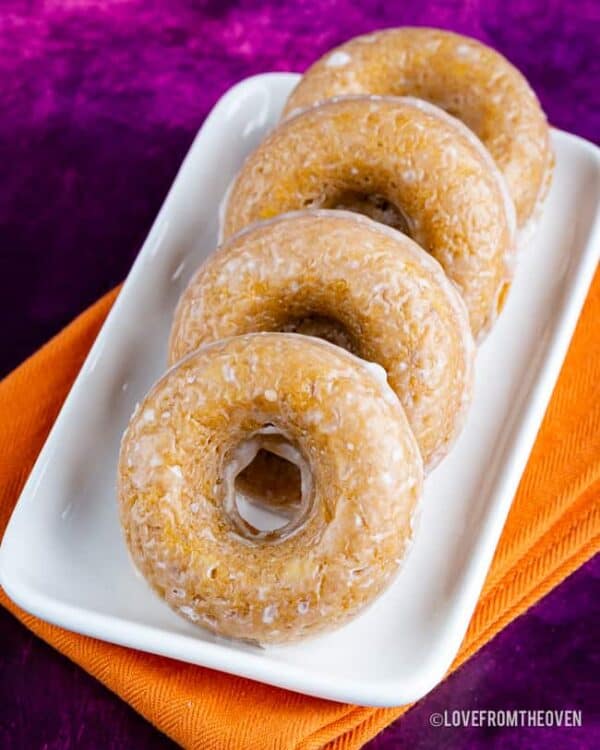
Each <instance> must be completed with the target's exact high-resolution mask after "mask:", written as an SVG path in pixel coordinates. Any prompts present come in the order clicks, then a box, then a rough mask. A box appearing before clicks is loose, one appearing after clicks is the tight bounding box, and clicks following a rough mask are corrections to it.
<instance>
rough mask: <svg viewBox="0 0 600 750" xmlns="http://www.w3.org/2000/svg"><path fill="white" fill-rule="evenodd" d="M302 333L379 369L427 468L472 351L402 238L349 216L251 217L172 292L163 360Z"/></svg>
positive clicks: (467, 374)
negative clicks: (235, 339) (240, 340)
mask: <svg viewBox="0 0 600 750" xmlns="http://www.w3.org/2000/svg"><path fill="white" fill-rule="evenodd" d="M282 330H283V331H296V332H299V333H310V334H312V335H318V336H321V337H323V338H326V339H329V340H330V341H332V342H333V343H336V344H341V345H342V346H344V347H345V348H346V349H349V350H350V351H352V352H353V353H354V354H357V355H358V356H360V357H362V358H363V359H365V360H367V361H372V362H376V363H378V364H379V365H381V366H382V367H383V368H384V369H385V371H386V372H387V376H388V379H389V383H390V385H391V387H392V389H393V390H394V391H395V392H396V394H397V395H398V397H399V399H400V401H401V403H402V405H403V407H404V409H405V411H406V414H407V417H408V421H409V423H410V425H411V427H412V430H413V432H414V434H415V437H416V439H417V443H418V445H419V447H420V449H421V454H422V456H423V461H424V464H425V467H426V468H427V469H431V468H433V466H435V465H436V464H437V463H438V462H439V461H440V460H441V459H442V458H443V456H445V455H446V453H447V452H448V450H449V449H450V446H451V445H452V444H453V442H454V440H455V438H456V436H457V434H458V433H459V431H460V429H461V428H462V424H463V422H464V417H465V414H466V410H467V407H468V405H469V403H470V398H471V391H472V384H473V360H474V353H475V347H474V344H473V340H472V336H471V333H470V330H469V321H468V317H467V312H466V309H465V306H464V303H463V302H462V300H461V298H460V295H459V294H458V292H457V291H456V289H455V288H454V287H453V285H452V284H451V283H450V282H449V281H448V279H447V278H446V275H445V274H444V272H443V270H442V268H441V267H440V265H439V263H437V262H436V261H435V260H434V258H432V257H431V256H430V255H428V254H427V253H426V252H424V251H423V250H422V249H421V248H420V247H419V246H418V245H416V244H415V243H414V242H413V241H412V240H411V239H409V238H408V237H406V236H405V235H403V234H401V233H400V232H397V231H395V230H393V229H391V228H389V227H387V226H384V225H383V224H378V223H376V222H374V221H372V220H371V219H368V218H367V217H365V216H361V215H359V214H354V213H350V212H348V211H326V210H312V211H302V212H296V213H291V214H287V215H283V216H280V217H278V218H276V219H272V220H270V221H266V222H262V223H259V224H254V225H252V226H250V227H248V228H247V229H246V230H244V231H242V232H241V233H239V234H237V235H236V236H234V237H233V238H232V239H231V240H229V242H227V243H226V244H225V245H222V246H221V247H220V248H219V249H218V250H217V251H216V252H215V253H213V254H212V255H211V256H209V258H208V259H207V260H206V261H205V262H204V264H203V265H202V266H201V267H200V269H199V270H198V271H197V272H196V274H195V276H194V277H193V278H192V280H191V282H190V284H189V285H188V287H187V289H186V290H185V292H184V293H183V295H182V296H181V298H180V301H179V305H178V307H177V310H176V313H175V319H174V323H173V327H172V330H171V339H170V346H169V361H170V362H171V363H173V362H177V361H178V360H179V359H181V358H182V357H184V356H185V355H186V354H188V353H189V352H192V351H194V349H197V348H198V347H200V346H202V345H203V344H206V343H209V342H211V341H216V340H218V339H221V338H226V337H228V336H235V335H239V334H246V333H251V332H253V331H282Z"/></svg>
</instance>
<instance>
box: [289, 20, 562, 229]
mask: <svg viewBox="0 0 600 750" xmlns="http://www.w3.org/2000/svg"><path fill="white" fill-rule="evenodd" d="M345 94H382V95H394V96H415V97H418V98H420V99H425V100H426V101H429V102H432V103H433V104H436V105H437V106H438V107H441V108H442V109H444V110H445V111H446V112H449V113H450V114H451V115H454V116H455V117H457V118H458V119H460V120H462V121H463V122H464V123H465V124H466V125H468V126H469V128H471V130H473V131H474V132H475V133H476V134H477V135H478V136H479V138H480V139H481V140H482V141H483V143H484V144H485V146H486V147H487V148H488V149H489V151H490V153H491V155H492V156H493V158H494V159H495V161H496V163H497V164H498V166H499V168H500V170H501V171H502V173H503V175H504V177H505V178H506V182H507V184H508V188H509V192H510V194H511V196H512V198H513V200H514V203H515V208H516V212H517V220H518V225H519V227H524V225H525V224H527V222H528V220H530V219H531V218H532V217H534V216H535V215H536V213H537V208H538V207H539V205H540V204H541V202H542V201H543V198H544V197H545V194H546V192H547V190H548V187H549V185H550V180H551V176H552V168H553V164H554V157H553V154H552V147H551V144H550V132H549V128H548V123H547V121H546V116H545V115H544V112H543V110H542V108H541V107H540V103H539V101H538V100H537V97H536V95H535V93H534V92H533V90H532V89H531V87H530V86H529V84H528V83H527V81H526V79H525V78H524V77H523V76H522V75H521V73H520V72H519V71H518V70H517V69H516V68H515V67H514V66H513V65H511V64H510V63H509V62H508V60H506V58H504V57H503V56H502V55H500V54H499V53H498V52H495V51H494V50H493V49H490V47H487V46H485V45H484V44H481V43H480V42H477V41H475V40H474V39H469V38H467V37H464V36H461V35H459V34H453V33H451V32H449V31H441V30H438V29H427V28H410V27H409V28H400V29H388V30H386V31H381V32H378V33H376V34H368V35H366V36H359V37H357V38H355V39H351V40H350V41H349V42H346V43H345V44H342V45H341V46H340V47H337V48H336V49H334V50H333V51H331V52H328V53H327V54H326V55H325V56H324V57H322V58H321V59H320V60H318V61H317V62H316V63H315V64H314V65H312V66H311V67H310V68H309V69H308V70H307V72H306V73H305V74H304V76H303V77H302V79H301V81H300V83H299V84H298V85H297V86H296V88H295V89H294V90H293V91H292V94H291V95H290V97H289V99H288V101H287V104H286V106H285V110H284V115H291V114H293V113H294V112H296V111H297V110H299V109H305V108H306V107H309V106H311V105H314V104H316V103H319V102H322V101H325V100H326V99H330V98H332V97H336V96H340V95H345Z"/></svg>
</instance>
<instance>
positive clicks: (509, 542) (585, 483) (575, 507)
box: [0, 272, 600, 750]
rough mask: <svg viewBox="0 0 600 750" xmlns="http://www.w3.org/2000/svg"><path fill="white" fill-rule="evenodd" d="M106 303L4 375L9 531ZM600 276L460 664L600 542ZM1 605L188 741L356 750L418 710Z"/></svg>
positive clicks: (2, 453) (0, 505)
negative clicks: (353, 700)
mask: <svg viewBox="0 0 600 750" xmlns="http://www.w3.org/2000/svg"><path fill="white" fill-rule="evenodd" d="M115 297H116V292H112V293H110V294H109V295H107V296H106V297H104V298H102V299H101V300H100V301H99V302H97V303H96V304H95V305H94V306H93V307H91V308H89V309H88V310H87V311H86V312H84V313H83V314H82V315H81V316H80V317H79V318H77V319H76V320H75V321H74V322H73V323H71V325H69V326H68V327H67V328H66V329H65V330H64V331H62V333H60V334H59V335H58V336H56V337H55V338H54V339H53V340H52V341H50V342H49V343H48V344H46V346H44V347H43V348H42V349H41V350H40V351H39V352H37V353H36V354H34V355H33V356H32V357H31V358H30V359H28V360H27V361H26V362H25V363H24V364H22V365H21V366H20V367H19V368H18V369H17V370H15V371H14V372H13V373H12V374H11V375H9V376H8V377H7V378H6V379H5V380H4V381H3V382H1V383H0V425H1V429H0V477H1V480H2V481H1V485H2V486H1V487H0V533H1V532H2V531H3V529H4V528H5V526H6V523H7V522H8V518H9V516H10V513H11V511H12V509H13V507H14V504H15V502H16V500H17V497H18V495H19V493H20V491H21V488H22V486H23V484H24V482H25V479H26V477H27V475H28V473H29V471H30V470H31V467H32V465H33V463H34V461H35V459H36V456H37V454H38V452H39V450H40V448H41V447H42V444H43V442H44V440H45V438H46V435H47V434H48V431H49V429H50V427H51V426H52V423H53V421H54V419H55V417H56V415H57V413H58V411H59V409H60V407H61V404H62V402H63V400H64V398H65V396H66V395H67V392H68V390H69V388H70V386H71V384H72V382H73V380H74V378H75V377H76V375H77V372H78V371H79V368H80V367H81V365H82V363H83V360H84V358H85V356H86V354H87V351H88V349H89V347H90V346H91V344H92V341H93V340H94V337H95V336H96V334H97V333H98V330H99V328H100V326H101V325H102V322H103V320H104V318H105V317H106V314H107V313H108V311H109V309H110V307H111V305H112V303H113V301H114V299H115ZM599 320H600V272H599V273H597V274H596V278H595V280H594V283H593V286H592V289H591V291H590V294H589V296H588V299H587V302H586V304H585V307H584V310H583V313H582V315H581V319H580V320H579V324H578V327H577V330H576V333H575V337H574V339H573V341H572V343H571V348H570V350H569V353H568V356H567V359H566V362H565V364H564V367H563V370H562V373H561V375H560V379H559V381H558V385H557V387H556V390H555V392H554V396H553V398H552V401H551V403H550V406H549V408H548V412H547V414H546V416H545V419H544V422H543V425H542V427H541V429H540V432H539V435H538V438H537V442H536V444H535V447H534V449H533V452H532V454H531V457H530V460H529V463H528V465H527V469H526V471H525V474H524V476H523V479H522V481H521V484H520V487H519V490H518V492H517V496H516V498H515V501H514V504H513V507H512V510H511V512H510V516H509V518H508V521H507V523H506V526H505V529H504V532H503V534H502V538H501V541H500V545H499V547H498V550H497V552H496V556H495V558H494V562H493V565H492V568H491V570H490V572H489V575H488V578H487V581H486V584H485V587H484V590H483V593H482V595H481V599H480V601H479V604H478V606H477V609H476V611H475V613H474V615H473V619H472V621H471V624H470V626H469V630H468V632H467V635H466V637H465V640H464V642H463V644H462V647H461V650H460V653H459V655H458V657H457V659H456V661H455V663H454V665H453V667H452V669H455V668H456V667H458V666H459V665H460V664H461V663H462V662H464V661H465V660H466V659H467V658H468V657H469V656H471V654H473V653H474V652H475V651H477V649H479V648H480V647H481V646H482V645H483V644H484V643H486V642H487V641H489V640H490V638H492V636H494V634H495V633H497V632H498V631H499V630H500V629H501V628H502V627H504V626H505V625H506V624H507V623H508V622H510V621H511V620H512V619H513V618H515V617H517V616H518V615H519V614H521V613H522V612H523V611H525V610H526V609H527V608H528V607H529V606H530V605H531V604H533V603H534V602H535V601H536V600H537V599H539V598H540V597H541V596H543V595H544V594H545V593H546V592H547V591H549V590H550V589H551V588H552V587H553V586H555V585H556V584H557V583H559V582H560V581H561V580H562V579H563V578H564V577H565V576H567V575H568V574H569V573H570V572H571V571H573V570H574V569H575V568H577V567H578V566H579V565H581V564H582V563H583V562H585V560H587V559H588V558H589V557H591V556H592V554H593V553H594V552H595V551H597V550H598V546H599V545H598V542H599V539H600V534H599V531H600V503H598V502H597V501H598V498H599V496H600V329H599V326H598V321H599ZM0 601H1V603H2V604H3V605H4V606H5V607H7V608H8V609H9V610H10V611H11V612H13V614H14V615H15V616H16V617H18V618H19V619H20V620H21V621H22V622H23V623H24V624H25V625H26V626H27V627H28V628H30V629H31V630H32V631H33V632H34V633H36V634H37V635H38V636H40V637H41V638H43V639H44V640H45V641H47V642H48V643H50V644H51V645H53V646H54V647H55V648H57V649H58V650H59V651H61V652H62V653H63V654H66V656H68V657H69V658H70V659H72V660H73V661H74V662H76V663H77V664H79V665H81V666H82V667H83V668H84V669H85V670H87V671H88V672H89V673H90V674H93V675H94V676H95V677H97V678H98V679H99V680H100V681H101V682H103V683H104V684H105V685H106V686H107V687H109V688H110V689H111V690H113V691H114V692H115V693H117V694H118V695H120V696H121V697H122V698H123V699H124V700H126V701H127V702H128V703H130V704H131V705H132V706H133V707H134V708H135V709H136V710H137V711H139V712H140V713H141V714H143V715H144V716H145V717H146V718H147V719H149V720H150V721H151V722H152V723H153V724H155V725H156V726H157V727H158V728H159V729H161V730H162V731H163V732H165V733H166V734H168V735H169V736H170V737H172V738H173V739H174V740H175V741H176V742H178V743H179V744H181V745H182V746H184V747H186V748H203V750H207V749H210V750H213V749H215V750H218V749H220V748H223V749H225V748H227V749H229V748H238V747H239V748H242V747H243V748H245V750H252V749H254V748H255V749H256V750H270V749H273V750H275V748H277V750H288V749H290V750H291V749H294V750H300V749H302V750H309V749H311V748H314V749H316V748H323V747H326V748H328V750H333V748H336V749H337V750H341V749H342V748H344V749H345V750H350V748H358V747H360V746H361V745H362V744H363V743H364V742H366V741H367V740H368V739H370V738H371V737H372V736H374V735H375V734H376V733H377V732H378V731H379V730H381V729H382V728H383V727H384V726H386V725H387V724H389V723H390V722H392V721H393V720H394V719H396V718H397V717H398V716H400V715H401V714H402V713H403V712H404V711H406V710H407V707H402V708H392V709H371V708H361V707H357V706H349V705H343V704H338V703H331V702H328V701H324V700H319V699H316V698H308V697H306V696H302V695H298V694H296V693H291V692H288V691H285V690H280V689H277V688H273V687H268V686H266V685H261V684H259V683H255V682H251V681H249V680H245V679H241V678H237V677H232V676H230V675H226V674H222V673H220V672H214V671H212V670H209V669H203V668H201V667H195V666H192V665H189V664H183V663H181V662H177V661H172V660H170V659H166V658H163V657H158V656H152V655H150V654H145V653H141V652H139V651H134V650H132V649H126V648H121V647H119V646H113V645H110V644H108V643H102V642H99V641H96V640H93V639H92V638H86V637H84V636H81V635H75V634H74V633H70V632H67V631H65V630H62V629H61V628H57V627H54V626H52V625H48V624H47V623H45V622H42V621H40V620H38V619H36V618H35V617H32V616H31V615H28V614H26V613H25V612H23V611H22V610H20V609H19V608H18V607H17V606H15V605H14V604H13V603H12V602H11V601H10V600H9V599H8V598H7V597H6V595H5V594H4V593H3V592H0Z"/></svg>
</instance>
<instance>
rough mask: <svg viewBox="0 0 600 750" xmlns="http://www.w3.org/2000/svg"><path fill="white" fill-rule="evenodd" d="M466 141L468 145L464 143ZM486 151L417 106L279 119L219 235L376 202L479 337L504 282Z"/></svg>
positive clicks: (244, 176) (357, 107) (450, 122)
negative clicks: (420, 252) (301, 212)
mask: <svg viewBox="0 0 600 750" xmlns="http://www.w3.org/2000/svg"><path fill="white" fill-rule="evenodd" d="M474 142H475V143H474ZM503 188H504V183H503V181H502V180H501V178H500V176H499V173H498V172H497V169H496V168H495V166H494V165H493V162H492V160H491V159H490V157H489V154H487V152H485V149H484V148H483V147H482V146H481V144H480V143H479V142H478V141H477V139H476V138H475V137H474V136H473V135H472V133H471V132H470V131H469V130H468V129H467V128H466V127H465V126H463V125H462V124H461V123H458V121H456V120H454V119H453V118H450V117H449V116H448V115H446V114H445V113H443V112H442V111H441V110H439V109H438V108H436V107H433V106H432V105H429V104H427V103H425V102H419V101H417V100H411V99H408V100H407V99H399V98H394V97H389V98H388V97H384V98H373V97H356V98H354V97H353V98H350V99H343V100H338V101H333V102H331V101H330V102H327V103H325V104H323V105H320V106H318V107H315V108H313V109H310V110H307V111H305V112H304V113H302V114H300V115H298V116H296V117H294V118H292V119H290V120H288V121H286V122H284V123H282V124H281V125H279V127H278V128H277V129H276V130H275V131H273V132H272V133H271V134H270V135H269V136H268V137H267V138H266V139H265V141H264V142H263V143H262V144H261V145H260V146H259V147H258V148H257V149H256V151H254V152H253V153H252V154H251V155H250V157H249V158H248V159H247V161H246V162H245V164H244V166H243V167H242V170H241V172H240V174H239V175H238V177H237V180H236V181H235V183H234V185H233V188H232V190H231V193H230V195H229V200H228V203H227V207H226V211H225V219H224V235H225V237H229V236H231V235H232V234H234V233H235V232H236V231H238V230H239V229H241V228H242V227H244V226H247V225H248V224H250V223H252V222H254V221H257V220H261V219H268V218H271V217H274V216H277V215H279V214H281V213H285V212H287V211H292V210H297V209H302V208H306V207H307V206H309V205H310V206H313V207H324V208H335V207H338V206H339V205H340V203H341V205H342V206H344V205H347V202H348V198H347V197H348V195H349V194H350V195H354V196H358V197H359V198H360V196H383V198H384V199H385V200H386V201H388V202H389V203H390V204H391V205H392V206H393V207H395V209H396V210H397V213H399V214H401V215H402V217H403V218H404V220H405V223H406V225H407V226H408V233H409V234H410V235H411V236H412V238H413V239H415V240H416V241H417V242H418V244H419V245H421V246H422V247H424V248H425V249H426V250H427V251H428V252H430V253H431V254H432V255H433V256H434V257H435V258H436V259H437V260H438V261H439V262H440V263H441V265H442V267H443V268H444V270H445V271H446V273H447V275H448V276H449V277H450V279H451V280H452V281H453V282H454V283H455V284H456V285H457V286H458V288H459V290H460V291H461V294H462V296H463V298H464V300H465V303H466V305H467V309H468V311H469V316H470V320H471V328H472V330H473V333H474V335H475V337H476V338H477V339H480V338H481V337H482V336H483V335H484V334H485V332H486V331H487V330H488V329H489V328H490V327H491V325H492V323H493V321H494V320H495V318H496V316H497V313H498V311H499V300H500V298H501V297H502V295H503V294H504V292H505V290H506V288H507V286H508V285H509V283H510V281H509V280H510V276H511V269H510V259H511V257H512V252H513V241H514V237H513V233H512V226H511V215H510V211H511V210H512V205H511V203H510V200H507V199H506V196H505V193H504V192H503Z"/></svg>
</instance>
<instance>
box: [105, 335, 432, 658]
mask: <svg viewBox="0 0 600 750" xmlns="http://www.w3.org/2000/svg"><path fill="white" fill-rule="evenodd" d="M265 427H269V428H272V429H274V430H276V431H279V432H280V433H281V435H283V436H285V437H286V439H287V440H288V441H289V443H290V445H291V446H293V448H294V450H295V451H296V452H297V453H298V454H299V455H300V456H302V466H301V472H302V502H301V504H300V506H299V508H298V509H297V513H295V515H294V517H292V518H290V520H289V521H288V523H287V524H286V525H285V526H283V527H282V528H280V529H278V530H271V531H264V530H263V531H259V530H257V529H256V528H254V527H253V526H251V525H250V524H249V523H248V522H247V521H246V520H244V518H243V517H242V516H241V515H240V513H239V510H238V507H237V501H236V492H235V481H236V476H237V474H238V473H239V471H240V470H241V468H243V466H244V464H245V463H246V462H247V461H249V460H251V456H252V450H253V448H252V444H253V441H255V437H256V434H257V433H259V432H260V431H261V430H262V429H264V428H265ZM249 444H250V449H249ZM422 473H423V472H422V463H421V457H420V455H419V450H418V447H417V444H416V442H415V439H414V436H413V434H412V431H411V429H410V427H409V425H408V422H407V420H406V417H405V414H404V411H403V409H402V406H401V405H400V402H399V401H398V399H397V398H396V397H395V395H394V393H393V392H392V391H391V390H390V388H389V386H388V385H387V382H386V380H385V377H384V378H381V377H378V376H377V374H375V373H374V372H373V370H372V368H370V367H369V366H368V365H367V364H366V363H365V362H363V361H362V360H360V359H359V358H358V357H355V356H354V355H352V354H350V353H348V352H346V351H344V350H343V349H340V348H339V347H336V346H333V345H332V344H329V343H328V342H325V341H320V340H318V339H315V338H311V337H307V336H300V335H297V334H285V333H266V334H251V335H248V336H239V337H235V338H231V339H227V340H223V341H219V342H216V343H214V344H211V345H209V346H207V347H204V348H203V349H200V350H198V351H196V352H194V353H193V354H192V355H190V356H189V357H188V358H186V359H185V360H183V361H182V362H180V363H179V364H178V365H177V366H176V367H174V368H172V369H171V370H170V371H169V372H167V374H166V375H165V376H164V377H163V378H162V379H161V380H160V381H159V382H158V383H157V385H155V386H154V388H153V389H152V390H151V391H150V393H149V394H148V395H147V396H146V398H145V399H144V400H143V402H142V404H141V405H140V407H139V408H138V410H137V411H136V413H135V414H134V415H133V417H132V419H131V421H130V424H129V427H128V428H127V431H126V433H125V435H124V438H123V442H122V446H121V454H120V462H119V477H118V488H119V502H120V515H121V522H122V526H123V529H124V532H125V537H126V540H127V544H128V547H129V549H130V551H131V554H132V557H133V560H134V562H135V564H136V566H137V567H138V568H139V570H140V571H141V572H142V573H143V575H144V576H145V577H146V579H147V580H148V581H149V583H150V584H151V586H152V587H153V588H154V590H155V591H156V592H157V593H158V594H159V595H160V596H161V597H163V598H164V599H165V601H166V602H167V603H168V604H169V605H170V606H171V607H172V608H173V609H174V610H175V611H176V612H178V613H179V614H181V615H183V617H185V618H187V619H188V620H190V621H191V622H193V623H197V624H198V625H201V626H204V627H206V628H208V629H209V630H211V631H213V632H214V633H217V634H219V635H222V636H228V637H233V638H242V639H246V640H252V641H258V642H260V643H269V642H285V641H290V640H294V639H298V638H301V637H304V636H308V635H313V634H315V633H318V632H319V631H322V630H326V629H329V628H332V627H334V626H338V625H341V624H342V623H344V622H346V621H347V620H349V619H350V618H352V617H354V616H355V615H356V614H357V613H358V612H360V611H361V610H362V609H363V608H364V607H365V606H366V605H367V604H369V603H370V602H372V601H373V599H374V598H375V597H376V596H377V595H378V594H379V593H381V592H382V591H383V590H384V589H385V587H386V586H387V585H388V584H389V583H390V582H391V580H392V577H393V575H394V573H395V572H396V571H397V570H398V567H399V565H400V563H401V562H402V560H403V558H404V556H405V553H406V550H407V544H408V542H409V540H410V539H411V537H412V530H411V521H412V517H413V512H414V510H415V507H416V504H417V501H418V499H419V497H420V494H421V490H422Z"/></svg>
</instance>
